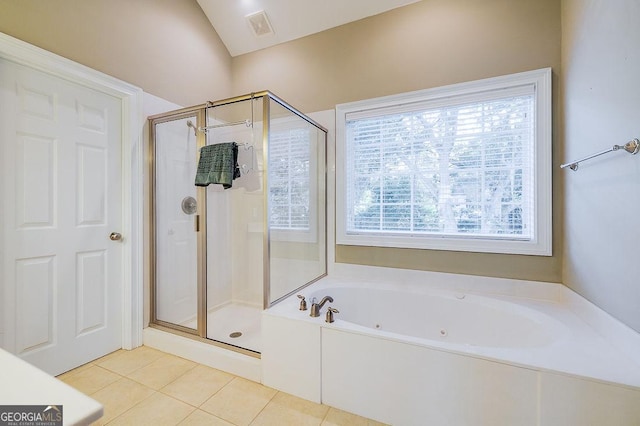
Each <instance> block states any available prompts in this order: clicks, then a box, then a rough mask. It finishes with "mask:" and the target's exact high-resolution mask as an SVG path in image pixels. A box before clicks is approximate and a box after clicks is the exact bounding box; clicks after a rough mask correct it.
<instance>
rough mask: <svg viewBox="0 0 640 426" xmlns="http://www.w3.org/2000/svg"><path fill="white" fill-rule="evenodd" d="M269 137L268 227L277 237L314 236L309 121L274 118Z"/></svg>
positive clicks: (310, 239) (314, 191) (313, 167)
mask: <svg viewBox="0 0 640 426" xmlns="http://www.w3.org/2000/svg"><path fill="white" fill-rule="evenodd" d="M272 126H273V127H272V129H271V132H270V139H269V227H270V229H271V235H272V238H274V239H275V240H278V241H301V242H314V241H316V239H317V229H316V226H315V221H316V212H315V210H316V198H317V182H316V174H317V171H316V165H315V163H314V161H315V160H314V161H311V159H312V157H311V155H312V153H315V143H314V140H313V139H312V138H313V136H315V132H312V131H311V129H310V125H309V124H308V123H306V122H303V120H301V119H297V120H292V119H290V118H287V119H284V120H283V119H281V120H275V121H274V122H273V123H272Z"/></svg>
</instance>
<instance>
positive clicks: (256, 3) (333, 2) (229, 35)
mask: <svg viewBox="0 0 640 426" xmlns="http://www.w3.org/2000/svg"><path fill="white" fill-rule="evenodd" d="M197 1H198V4H200V7H201V8H202V10H203V11H204V13H205V14H206V15H207V18H209V21H210V22H211V24H212V25H213V27H214V28H215V30H216V32H217V33H218V35H219V36H220V38H221V39H222V42H223V43H224V44H225V46H226V47H227V50H229V53H230V54H231V56H238V55H242V54H244V53H249V52H253V51H255V50H259V49H264V48H265V47H270V46H273V45H276V44H279V43H284V42H286V41H290V40H295V39H297V38H300V37H304V36H307V35H310V34H314V33H318V32H320V31H324V30H327V29H329V28H333V27H337V26H339V25H343V24H346V23H348V22H353V21H357V20H359V19H363V18H366V17H368V16H373V15H377V14H379V13H383V12H386V11H388V10H391V9H395V8H397V7H401V6H405V5H407V4H410V3H415V2H417V1H419V0H197ZM260 11H264V12H265V14H266V15H267V18H268V21H269V23H270V24H271V28H272V29H273V33H271V34H267V35H262V36H256V35H255V34H254V31H253V30H252V25H251V24H250V22H249V20H248V19H247V18H246V16H248V15H252V14H254V13H256V12H260ZM254 22H255V21H254ZM258 25H259V24H258ZM254 28H255V24H254ZM260 28H261V29H265V30H266V29H267V28H264V27H260Z"/></svg>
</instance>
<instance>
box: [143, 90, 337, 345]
mask: <svg viewBox="0 0 640 426" xmlns="http://www.w3.org/2000/svg"><path fill="white" fill-rule="evenodd" d="M149 124H150V144H149V172H150V188H149V193H150V203H149V205H150V209H149V210H150V241H149V247H150V253H149V255H150V259H151V261H150V264H151V267H150V271H149V272H150V281H151V294H150V296H151V325H152V326H154V327H161V328H163V329H165V330H168V331H173V332H181V333H186V334H187V335H190V336H193V337H194V338H198V339H202V340H204V341H207V342H210V343H213V344H218V345H222V346H224V347H226V348H229V349H233V350H236V351H239V352H243V353H247V354H250V355H255V356H259V353H260V349H261V341H260V337H261V333H260V319H261V312H262V310H263V309H266V308H268V307H270V306H272V305H273V304H275V303H277V302H278V301H280V300H282V299H283V298H285V297H287V296H289V295H290V294H292V293H294V292H296V291H298V290H299V289H300V288H302V287H304V286H306V285H308V284H311V283H312V282H314V281H316V280H318V279H319V278H321V277H323V276H325V275H326V272H327V247H326V143H327V131H326V129H324V128H323V127H322V126H321V125H319V124H318V123H316V122H315V121H313V120H312V119H310V118H309V117H307V116H305V115H304V114H302V113H301V112H299V111H297V110H296V109H295V108H293V107H291V106H290V105H289V104H287V103H286V102H285V101H283V100H282V99H280V98H278V97H277V96H275V95H274V94H272V93H270V92H267V91H265V92H259V93H253V94H249V95H245V96H240V97H236V98H232V99H226V100H222V101H217V102H208V103H206V104H204V105H199V106H194V107H190V108H184V109H181V110H178V111H172V112H168V113H164V114H159V115H155V116H153V117H149ZM229 142H233V143H235V144H236V145H235V146H236V147H237V168H238V170H239V176H237V178H236V179H234V180H233V182H232V185H231V187H230V188H228V189H224V187H223V186H222V185H218V184H211V185H208V186H206V187H200V186H195V184H194V181H195V176H196V170H197V167H198V161H199V155H200V149H201V148H202V147H204V146H205V145H213V144H222V143H229Z"/></svg>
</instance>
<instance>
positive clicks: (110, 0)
mask: <svg viewBox="0 0 640 426" xmlns="http://www.w3.org/2000/svg"><path fill="white" fill-rule="evenodd" d="M0 32H3V33H6V34H9V35H11V36H13V37H16V38H18V39H21V40H23V41H26V42H28V43H31V44H34V45H36V46H38V47H41V48H44V49H46V50H49V51H51V52H54V53H57V54H58V55H61V56H64V57H66V58H69V59H72V60H74V61H76V62H79V63H81V64H83V65H87V66H89V67H91V68H94V69H97V70H99V71H102V72H104V73H106V74H109V75H112V76H114V77H117V78H119V79H121V80H124V81H127V82H129V83H132V84H135V85H137V86H139V87H141V88H142V89H143V90H144V91H145V92H148V93H152V94H154V95H156V96H159V97H161V98H164V99H167V100H169V101H172V102H174V103H177V104H180V105H185V106H186V105H194V104H200V103H202V102H203V101H205V100H207V99H220V98H225V97H228V96H230V95H231V93H232V92H231V72H230V71H231V57H230V56H229V53H228V52H227V50H226V48H225V47H224V45H223V44H222V42H221V41H220V38H219V37H218V35H217V34H216V32H215V31H214V30H213V29H212V27H211V24H210V23H209V21H208V20H207V18H206V17H205V15H204V14H203V13H202V10H201V9H200V6H198V4H197V2H196V0H179V1H176V0H0Z"/></svg>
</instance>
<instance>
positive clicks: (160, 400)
mask: <svg viewBox="0 0 640 426" xmlns="http://www.w3.org/2000/svg"><path fill="white" fill-rule="evenodd" d="M193 411H195V407H192V406H191V405H188V404H185V403H184V402H181V401H178V400H177V399H173V398H171V397H169V396H167V395H164V394H162V393H154V394H153V395H151V396H150V397H149V398H147V399H145V400H144V401H142V402H141V403H139V404H137V405H135V406H134V407H133V408H131V409H130V410H128V411H126V412H125V413H124V414H122V415H120V416H118V417H116V418H115V420H113V421H112V422H109V425H114V426H115V425H154V426H162V425H167V426H169V425H176V424H179V423H180V422H181V421H183V420H184V419H186V418H187V416H189V414H191V413H192V412H193Z"/></svg>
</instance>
